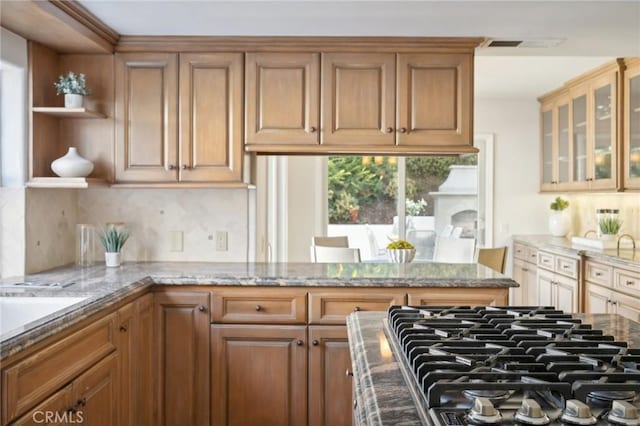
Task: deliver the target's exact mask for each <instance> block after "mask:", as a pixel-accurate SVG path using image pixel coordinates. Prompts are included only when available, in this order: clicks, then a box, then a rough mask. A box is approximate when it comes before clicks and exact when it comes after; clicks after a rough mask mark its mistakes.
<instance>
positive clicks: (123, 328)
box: [120, 325, 127, 333]
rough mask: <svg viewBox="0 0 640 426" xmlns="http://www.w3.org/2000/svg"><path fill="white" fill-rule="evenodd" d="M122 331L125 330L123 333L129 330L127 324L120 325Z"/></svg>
mask: <svg viewBox="0 0 640 426" xmlns="http://www.w3.org/2000/svg"><path fill="white" fill-rule="evenodd" d="M120 331H121V332H123V333H126V332H127V326H126V325H121V326H120Z"/></svg>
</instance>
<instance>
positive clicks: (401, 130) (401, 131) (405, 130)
mask: <svg viewBox="0 0 640 426" xmlns="http://www.w3.org/2000/svg"><path fill="white" fill-rule="evenodd" d="M398 131H399V132H400V133H407V129H406V128H404V127H400V129H399V130H398Z"/></svg>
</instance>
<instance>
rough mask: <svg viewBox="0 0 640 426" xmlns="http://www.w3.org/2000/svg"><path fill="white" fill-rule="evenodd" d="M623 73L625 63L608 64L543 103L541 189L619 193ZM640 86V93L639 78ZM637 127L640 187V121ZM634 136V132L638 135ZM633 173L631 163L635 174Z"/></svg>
mask: <svg viewBox="0 0 640 426" xmlns="http://www.w3.org/2000/svg"><path fill="white" fill-rule="evenodd" d="M621 75H622V68H621V66H620V62H618V61H616V62H613V63H609V64H607V65H604V66H602V67H599V68H597V69H596V70H594V71H592V72H590V73H588V74H584V75H582V76H580V77H577V78H575V79H574V80H571V81H569V82H568V83H566V84H565V86H564V87H563V88H561V89H558V90H555V91H553V92H551V93H549V94H547V95H544V96H542V97H540V98H539V99H538V100H539V101H540V111H541V126H540V128H541V151H542V152H541V155H542V158H541V162H542V167H541V190H542V191H585V190H587V191H588V190H592V191H600V190H616V189H618V187H619V185H620V184H621V181H620V179H619V178H618V175H619V174H618V165H619V162H620V156H619V149H618V146H619V143H620V142H619V139H620V134H619V129H618V126H619V124H620V122H621V121H620V116H619V114H618V111H617V105H618V100H619V98H618V90H619V83H618V82H619V78H620V76H621ZM639 75H640V72H639V73H638V74H637V76H639ZM636 85H637V86H638V87H637V89H636V90H637V91H638V89H640V77H638V80H637V81H636ZM631 126H633V124H631ZM635 126H636V127H635V128H636V130H635V131H636V135H637V138H636V140H635V143H636V144H637V153H638V155H637V157H638V158H637V159H638V163H636V164H637V167H636V171H635V173H636V177H637V178H638V180H637V181H636V182H638V183H636V185H640V134H638V130H640V129H638V128H639V127H640V124H638V123H637V118H636V124H635ZM549 130H551V131H549ZM629 132H630V134H633V131H631V130H630V131H629ZM630 149H631V148H630ZM631 169H632V166H631V164H630V165H629V173H630V176H632V175H631V173H632V172H631Z"/></svg>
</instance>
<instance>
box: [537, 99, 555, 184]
mask: <svg viewBox="0 0 640 426" xmlns="http://www.w3.org/2000/svg"><path fill="white" fill-rule="evenodd" d="M553 105H554V104H553V102H548V103H545V104H542V105H541V106H540V123H541V124H540V141H541V142H540V150H541V151H542V152H541V156H542V164H541V170H540V179H541V182H540V188H541V189H542V190H543V191H553V190H555V185H556V184H557V183H558V181H557V178H556V174H557V172H556V167H557V166H556V158H557V154H556V144H555V138H554V136H553V135H554V129H555V125H554V109H553Z"/></svg>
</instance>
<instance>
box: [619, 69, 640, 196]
mask: <svg viewBox="0 0 640 426" xmlns="http://www.w3.org/2000/svg"><path fill="white" fill-rule="evenodd" d="M625 64H626V66H627V69H626V70H625V73H624V76H625V77H624V103H623V105H624V112H623V117H624V119H623V121H624V134H623V138H622V140H623V145H624V157H623V159H624V161H623V163H622V164H623V166H622V167H623V168H624V173H623V174H624V188H625V189H640V58H632V59H626V60H625Z"/></svg>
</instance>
